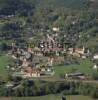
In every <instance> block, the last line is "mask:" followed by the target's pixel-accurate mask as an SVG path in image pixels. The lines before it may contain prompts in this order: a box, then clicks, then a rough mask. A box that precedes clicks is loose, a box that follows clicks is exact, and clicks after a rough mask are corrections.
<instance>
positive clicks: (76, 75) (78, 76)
mask: <svg viewBox="0 0 98 100" xmlns="http://www.w3.org/2000/svg"><path fill="white" fill-rule="evenodd" d="M65 78H75V79H85V76H84V74H83V73H81V72H74V73H66V74H65Z"/></svg>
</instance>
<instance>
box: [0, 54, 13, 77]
mask: <svg viewBox="0 0 98 100" xmlns="http://www.w3.org/2000/svg"><path fill="white" fill-rule="evenodd" d="M10 60H11V57H9V56H8V55H5V54H0V79H7V76H8V71H7V70H6V66H7V65H8V64H9V62H10Z"/></svg>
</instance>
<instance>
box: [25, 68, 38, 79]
mask: <svg viewBox="0 0 98 100" xmlns="http://www.w3.org/2000/svg"><path fill="white" fill-rule="evenodd" d="M25 72H26V73H27V74H26V75H27V76H28V77H40V71H39V70H38V69H37V68H32V67H27V68H25Z"/></svg>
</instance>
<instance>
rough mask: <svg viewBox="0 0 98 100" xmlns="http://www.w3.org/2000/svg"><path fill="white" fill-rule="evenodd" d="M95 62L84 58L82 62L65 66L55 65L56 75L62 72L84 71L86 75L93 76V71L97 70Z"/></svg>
mask: <svg viewBox="0 0 98 100" xmlns="http://www.w3.org/2000/svg"><path fill="white" fill-rule="evenodd" d="M93 65H94V64H93V62H92V61H91V60H89V59H84V60H81V61H80V64H72V65H65V66H55V77H59V76H60V75H61V74H64V73H68V72H72V71H79V72H82V73H84V74H85V75H86V76H89V77H91V76H92V73H94V72H96V70H94V69H93V68H92V67H93Z"/></svg>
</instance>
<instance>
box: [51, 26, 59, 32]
mask: <svg viewBox="0 0 98 100" xmlns="http://www.w3.org/2000/svg"><path fill="white" fill-rule="evenodd" d="M52 30H53V31H54V32H59V31H60V28H59V27H53V28H52Z"/></svg>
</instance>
